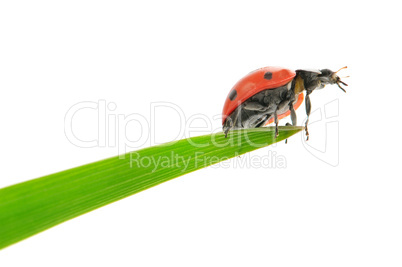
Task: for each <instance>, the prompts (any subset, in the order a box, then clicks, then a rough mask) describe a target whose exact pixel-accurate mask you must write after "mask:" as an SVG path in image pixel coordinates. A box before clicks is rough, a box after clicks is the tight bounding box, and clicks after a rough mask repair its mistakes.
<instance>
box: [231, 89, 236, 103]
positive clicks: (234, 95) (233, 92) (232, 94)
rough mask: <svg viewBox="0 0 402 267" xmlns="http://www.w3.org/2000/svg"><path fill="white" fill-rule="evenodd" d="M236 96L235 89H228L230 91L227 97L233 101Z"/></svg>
mask: <svg viewBox="0 0 402 267" xmlns="http://www.w3.org/2000/svg"><path fill="white" fill-rule="evenodd" d="M236 97H237V91H236V90H235V89H233V90H232V91H230V93H229V99H230V100H232V101H233V100H235V99H236Z"/></svg>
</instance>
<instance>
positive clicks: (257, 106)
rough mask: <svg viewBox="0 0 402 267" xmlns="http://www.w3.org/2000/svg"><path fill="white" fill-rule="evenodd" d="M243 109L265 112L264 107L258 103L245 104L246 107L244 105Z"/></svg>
mask: <svg viewBox="0 0 402 267" xmlns="http://www.w3.org/2000/svg"><path fill="white" fill-rule="evenodd" d="M243 108H244V109H245V110H252V111H265V110H267V107H266V106H264V105H261V104H260V103H258V102H251V103H247V104H246V105H244V107H243Z"/></svg>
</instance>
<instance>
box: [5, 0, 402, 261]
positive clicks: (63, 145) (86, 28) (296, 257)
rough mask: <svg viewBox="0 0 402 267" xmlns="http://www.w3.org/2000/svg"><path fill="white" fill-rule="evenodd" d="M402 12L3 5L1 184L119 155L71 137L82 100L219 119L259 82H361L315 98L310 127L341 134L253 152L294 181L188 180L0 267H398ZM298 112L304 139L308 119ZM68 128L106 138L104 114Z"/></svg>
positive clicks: (274, 177)
mask: <svg viewBox="0 0 402 267" xmlns="http://www.w3.org/2000/svg"><path fill="white" fill-rule="evenodd" d="M399 10H400V8H398V7H397V2H396V1H380V2H378V1H327V2H324V1H267V0H265V1H247V2H246V1H242V2H240V1H197V2H192V1H174V0H173V1H64V2H61V1H3V2H2V3H1V5H0V38H1V41H0V88H1V92H2V94H1V95H2V96H1V104H0V122H1V131H0V141H1V168H0V177H1V178H0V187H4V186H7V185H11V184H14V183H17V182H21V181H24V180H28V179H32V178H36V177H40V176H43V175H46V174H50V173H53V172H57V171H60V170H64V169H68V168H71V167H74V166H79V165H82V164H85V163H89V162H93V161H97V160H100V159H104V158H107V157H111V156H114V155H117V154H118V153H120V152H119V151H118V149H117V147H115V146H106V147H93V148H80V147H77V146H75V145H73V144H72V143H71V142H69V140H68V139H67V138H66V136H65V134H64V117H65V114H66V113H67V111H68V110H69V108H70V107H71V106H73V105H75V104H77V103H79V102H82V101H92V102H95V103H97V102H98V101H99V100H105V101H106V102H107V103H110V102H113V103H115V105H116V110H115V111H113V112H110V114H112V115H113V114H115V115H116V114H124V115H129V114H133V113H137V114H141V115H143V116H144V117H146V118H149V112H150V103H152V102H158V101H166V102H170V103H174V104H175V105H178V106H179V107H180V108H181V109H182V111H183V112H184V113H185V114H186V117H187V118H189V117H190V116H192V115H194V114H199V113H201V114H205V115H206V116H208V117H212V116H214V115H217V114H218V115H219V114H220V112H221V110H222V106H223V102H224V100H225V98H226V96H227V93H228V92H229V90H230V88H231V87H232V86H233V85H234V83H235V82H236V81H237V80H238V79H240V78H241V77H242V76H244V75H245V74H247V73H248V72H250V71H252V70H254V69H256V68H259V67H263V66H269V65H271V66H284V67H287V68H291V69H297V68H316V69H317V68H330V69H333V70H337V69H339V68H340V67H343V66H345V65H347V66H348V69H347V70H343V71H342V72H341V73H340V76H343V75H350V76H351V77H350V78H348V79H345V81H346V82H347V83H349V87H348V88H347V93H346V94H345V93H343V92H342V91H341V90H339V89H338V88H337V87H336V86H331V87H326V88H325V89H324V90H322V91H317V92H314V93H313V95H312V97H311V98H312V106H313V111H315V112H319V111H320V110H321V111H323V109H324V107H325V105H326V104H328V103H331V101H335V102H334V103H338V104H337V105H338V106H337V107H338V108H335V110H332V111H331V112H332V113H335V115H336V112H338V111H339V113H338V116H335V117H333V118H331V120H332V121H335V124H332V125H335V126H336V127H332V126H331V127H332V128H331V127H328V128H327V129H326V128H325V125H326V124H325V123H326V122H325V121H318V122H317V123H316V124H312V125H311V128H310V133H311V140H310V141H309V142H308V143H306V144H305V143H304V141H303V136H302V135H301V134H298V135H296V136H295V137H293V138H291V139H290V140H289V144H287V145H285V144H284V143H283V142H282V143H280V144H278V145H276V146H274V147H272V148H264V149H261V150H258V151H255V152H253V153H251V154H250V156H259V157H263V156H264V155H267V154H268V151H269V150H270V149H271V150H272V151H275V152H276V153H277V155H280V156H283V157H285V158H286V168H283V169H279V168H272V166H271V168H269V167H265V168H255V167H251V166H248V167H247V166H246V167H244V168H235V167H233V166H232V167H230V168H223V167H220V168H217V167H210V168H206V169H203V170H200V171H197V172H195V173H191V174H189V175H185V176H182V177H180V178H177V179H174V180H172V181H169V182H167V183H164V184H162V185H159V186H157V187H154V188H151V189H149V190H146V191H144V192H141V193H139V194H136V195H134V196H131V197H129V198H126V199H124V200H121V201H118V202H116V203H113V204H111V205H108V206H106V207H103V208H100V209H98V210H96V211H93V212H90V213H88V214H86V215H84V216H81V217H78V218H76V219H73V220H71V221H68V222H66V223H63V224H61V225H59V226H57V227H54V228H52V229H50V230H47V231H45V232H43V233H41V234H39V235H36V236H34V237H31V238H29V239H27V240H25V241H23V242H20V243H18V244H15V245H12V246H10V247H8V248H6V249H4V250H2V251H0V265H1V266H88V265H90V266H310V267H311V266H401V265H402V256H401V251H402V241H401V240H402V227H401V225H402V215H401V206H402V194H401V191H402V190H401V189H402V182H401V175H400V153H401V151H400V149H401V142H400V130H401V126H400V115H399V114H400V109H399V107H400V100H401V96H402V95H401V90H402V88H401V87H402V86H401V79H400V76H401V68H400V63H401V59H402V58H401V52H400V49H401V45H402V42H401V39H400V25H401V23H402V20H401V19H400V12H399ZM332 108H333V106H332ZM328 112H329V111H328ZM297 114H298V119H299V124H301V123H302V121H303V120H304V119H305V111H304V108H303V106H302V107H301V108H300V109H299V110H298V111H297ZM314 114H315V115H314V116H312V120H313V119H315V120H317V118H318V117H316V116H318V115H317V114H318V113H314ZM155 120H156V121H155V122H156V125H157V127H156V133H155V134H156V136H157V138H158V140H160V141H167V140H170V139H172V138H175V136H176V134H177V132H178V131H177V129H178V127H179V126H180V125H179V124H178V119H177V116H175V114H174V112H162V113H160V114H159V116H157V118H156V119H155ZM75 123H76V124H74V127H75V128H74V129H75V131H76V133H77V135H79V136H81V137H82V138H83V139H87V140H90V139H92V138H96V135H97V132H98V124H97V117H96V114H95V113H93V114H92V113H90V112H88V113H82V114H81V116H77V121H75ZM282 123H285V121H283V122H282ZM212 126H213V129H214V130H216V129H219V128H220V122H219V120H215V121H213V125H212ZM338 126H339V127H338ZM127 129H128V130H127V131H128V135H130V134H132V135H134V136H139V133H138V132H136V131H135V129H136V127H135V124H133V125H131V126H130V127H128V128H127ZM200 134H202V133H200ZM325 141H327V145H328V146H327V150H326V151H324V149H325ZM338 141H339V143H338ZM334 144H336V145H335V146H334ZM149 145H150V144H149V143H145V144H142V147H147V146H149ZM311 148H314V149H321V150H322V151H323V152H317V151H315V150H314V149H311ZM314 151H315V152H314ZM323 159H324V161H323ZM338 159H339V161H338ZM325 161H329V162H330V163H334V162H335V164H332V165H336V166H332V165H331V164H328V163H326V162H325ZM0 227H1V226H0ZM0 238H1V237H0Z"/></svg>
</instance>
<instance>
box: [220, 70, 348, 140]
mask: <svg viewBox="0 0 402 267" xmlns="http://www.w3.org/2000/svg"><path fill="white" fill-rule="evenodd" d="M344 68H346V67H344ZM344 68H341V69H344ZM341 69H340V70H341ZM338 71H339V70H338ZM338 71H336V72H333V71H331V70H329V69H322V70H296V71H293V70H288V69H284V68H280V67H265V68H260V69H258V70H255V71H253V72H251V73H249V74H248V75H246V76H245V77H243V78H242V79H241V80H240V81H238V82H237V83H236V84H235V86H233V88H232V90H231V91H230V92H229V94H228V97H227V99H226V102H225V105H224V107H223V112H222V125H223V132H224V133H225V136H227V134H228V132H229V130H231V129H241V128H257V127H262V126H264V125H267V124H269V123H272V122H275V136H278V134H279V132H278V120H280V119H282V118H284V117H286V116H288V115H290V116H291V120H292V124H293V125H296V124H297V122H296V112H295V109H297V108H298V107H299V106H300V105H301V103H302V102H303V91H306V101H305V102H306V113H307V121H306V136H307V140H308V137H309V133H308V130H307V124H308V117H309V115H310V111H311V102H310V96H309V95H310V94H311V93H312V92H313V91H314V90H315V89H322V88H324V87H325V85H327V84H337V85H338V86H339V88H341V89H342V90H343V91H344V92H346V91H345V89H343V88H342V87H341V86H340V84H343V85H346V86H347V84H346V83H344V82H343V81H341V79H340V78H339V77H338V75H337V74H336V73H337V72H338Z"/></svg>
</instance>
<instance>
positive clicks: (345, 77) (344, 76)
mask: <svg viewBox="0 0 402 267" xmlns="http://www.w3.org/2000/svg"><path fill="white" fill-rule="evenodd" d="M349 77H350V76H344V77H341V79H344V78H349Z"/></svg>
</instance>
